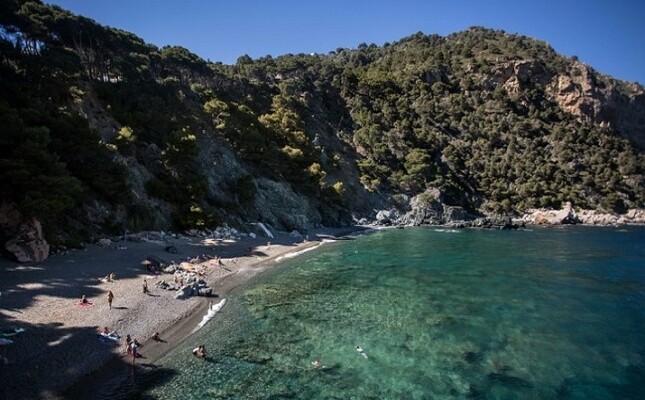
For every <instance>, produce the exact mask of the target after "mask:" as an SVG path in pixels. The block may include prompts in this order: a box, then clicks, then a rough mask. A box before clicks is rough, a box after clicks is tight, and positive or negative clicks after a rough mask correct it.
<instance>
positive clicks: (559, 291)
mask: <svg viewBox="0 0 645 400" xmlns="http://www.w3.org/2000/svg"><path fill="white" fill-rule="evenodd" d="M278 265H279V267H276V268H272V269H271V271H270V272H268V273H265V274H262V275H261V276H259V277H256V278H254V279H253V280H252V281H251V282H250V283H249V284H248V285H246V286H245V287H243V288H241V289H239V290H238V291H236V292H235V293H233V294H232V295H231V296H230V298H228V299H227V303H226V306H225V307H224V308H223V310H222V311H221V312H220V313H219V314H218V315H217V316H216V317H215V318H214V319H213V320H212V321H211V322H210V323H209V324H208V325H206V326H205V327H204V328H203V329H202V330H200V331H199V332H197V333H196V334H195V335H194V336H191V337H190V338H189V339H188V340H187V341H186V342H185V343H184V344H183V345H181V346H180V347H178V348H177V349H175V350H174V351H173V352H172V353H170V354H169V355H168V356H166V357H165V358H163V359H162V360H161V361H160V363H159V364H160V368H159V372H158V373H153V374H151V377H152V378H150V377H149V379H148V383H146V384H145V385H144V388H143V389H141V390H142V391H141V392H140V393H138V394H137V395H136V396H135V397H134V398H145V399H163V400H166V399H182V400H185V399H645V228H643V227H626V228H595V227H563V228H549V229H540V228H533V229H528V230H519V231H495V230H449V229H441V228H432V227H425V228H406V229H390V230H381V231H377V232H375V233H372V234H369V235H363V236H359V237H356V238H354V239H352V240H340V241H336V242H333V243H326V244H324V245H323V246H321V248H319V249H317V250H314V251H311V252H308V253H306V254H303V255H301V256H299V257H297V258H293V259H288V260H284V261H282V262H281V263H279V264H278ZM198 344H204V345H205V346H206V349H207V350H208V352H209V356H208V357H207V358H206V359H205V360H204V359H198V358H196V357H194V356H193V355H192V354H191V349H192V348H193V347H196V346H197V345H198ZM356 346H360V347H361V348H362V349H363V352H364V355H365V356H363V354H361V353H359V352H358V351H357V350H356ZM314 360H320V362H321V364H322V365H323V367H322V368H314V366H313V365H312V361H314Z"/></svg>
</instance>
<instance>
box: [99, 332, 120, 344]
mask: <svg viewBox="0 0 645 400" xmlns="http://www.w3.org/2000/svg"><path fill="white" fill-rule="evenodd" d="M119 339H121V336H120V335H118V334H117V333H115V332H110V333H103V332H101V333H99V341H100V342H105V341H106V340H114V341H117V340H119Z"/></svg>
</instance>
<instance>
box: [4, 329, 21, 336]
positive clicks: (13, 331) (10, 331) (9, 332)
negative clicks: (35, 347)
mask: <svg viewBox="0 0 645 400" xmlns="http://www.w3.org/2000/svg"><path fill="white" fill-rule="evenodd" d="M24 331H25V328H11V329H8V330H4V331H2V332H0V336H3V337H9V336H13V335H17V334H19V333H22V332H24Z"/></svg>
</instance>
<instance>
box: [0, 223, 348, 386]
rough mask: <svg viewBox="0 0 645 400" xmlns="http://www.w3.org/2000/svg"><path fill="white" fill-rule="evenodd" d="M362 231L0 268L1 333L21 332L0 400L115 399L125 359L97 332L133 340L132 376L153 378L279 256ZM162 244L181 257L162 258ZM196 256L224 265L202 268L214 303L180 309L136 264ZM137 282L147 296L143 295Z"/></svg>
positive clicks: (2, 366)
mask: <svg viewBox="0 0 645 400" xmlns="http://www.w3.org/2000/svg"><path fill="white" fill-rule="evenodd" d="M359 229H360V228H358V227H352V228H323V229H317V230H313V231H310V232H309V240H308V241H304V240H302V238H294V237H292V236H290V235H289V234H286V233H279V234H277V235H276V236H275V237H274V238H267V237H257V238H251V237H246V238H243V239H241V240H238V241H217V242H214V241H205V240H202V239H201V238H181V239H176V238H175V239H170V240H169V241H166V242H164V243H153V242H144V243H138V242H117V243H113V244H111V245H110V246H106V247H100V246H95V245H91V246H88V247H87V248H86V249H85V250H77V251H73V252H70V253H68V254H65V255H58V256H53V257H50V258H49V259H48V260H46V261H45V262H44V263H42V264H39V265H20V264H15V263H11V262H9V261H6V260H2V261H0V292H2V295H1V296H0V330H1V331H4V330H6V329H9V328H12V327H21V328H24V329H25V331H24V332H22V333H20V334H17V335H15V336H11V337H7V339H12V340H13V343H11V344H9V345H4V346H0V398H21V399H32V398H33V399H83V398H90V397H91V398H92V399H96V398H97V393H101V392H102V393H104V396H105V397H111V396H118V394H119V393H120V391H121V390H127V387H128V382H127V381H128V376H129V375H131V374H132V367H131V362H132V359H131V358H130V357H126V356H125V354H124V353H125V351H124V350H125V347H124V346H125V345H124V341H123V340H120V341H118V342H116V341H115V342H113V343H112V341H108V342H111V343H102V342H100V341H99V340H98V336H97V334H98V332H99V329H100V327H103V326H107V327H108V328H109V329H110V330H116V331H117V332H118V333H119V334H120V335H122V336H123V337H125V335H126V334H130V335H131V336H132V337H134V338H137V339H138V340H139V341H140V342H142V343H143V346H142V348H141V349H140V350H141V353H142V355H143V357H142V358H139V359H137V360H136V364H137V367H136V370H143V371H145V370H146V369H154V368H155V365H154V363H155V361H156V360H158V359H159V358H161V357H162V356H164V355H165V354H167V353H168V351H170V350H171V349H173V348H174V347H176V346H177V345H179V344H180V343H181V342H182V341H183V340H185V339H186V338H187V337H189V335H190V333H191V332H192V331H193V330H194V329H195V327H196V326H197V324H198V323H199V321H201V319H202V317H203V315H204V314H205V313H206V311H207V308H208V304H209V302H210V301H214V302H216V303H217V302H218V301H219V300H220V299H221V298H226V297H227V296H228V295H229V294H230V293H231V292H233V291H234V290H235V289H236V288H237V287H239V286H240V285H242V284H243V283H245V282H247V281H248V280H249V278H250V277H251V276H254V275H256V274H257V273H260V272H262V271H265V270H267V269H269V268H271V267H272V266H274V265H276V260H278V259H279V258H280V257H284V256H285V255H286V254H289V253H294V252H299V251H301V250H303V249H306V248H308V247H312V246H317V245H319V244H320V243H321V242H322V240H323V239H325V238H334V237H340V236H343V235H347V234H349V233H351V232H355V231H357V230H359ZM269 240H270V243H271V244H270V245H267V244H268V243H267V242H268V241H269ZM168 245H173V246H175V247H176V248H177V250H178V252H177V253H176V254H170V253H168V252H166V251H165V247H166V246H168ZM249 249H251V250H252V252H251V254H249ZM201 254H205V255H207V256H218V257H221V259H222V261H223V264H224V265H223V266H217V264H216V263H215V262H208V263H204V264H205V265H206V266H205V268H206V270H207V275H206V276H205V280H206V281H207V282H208V283H209V285H210V286H211V287H212V288H213V291H214V293H215V294H216V296H217V297H210V298H207V297H191V298H189V299H186V300H177V299H175V298H174V296H175V294H176V293H177V292H175V291H167V290H162V289H159V288H157V287H155V285H154V283H155V282H156V281H157V280H160V279H164V280H166V281H172V279H173V277H172V275H168V274H162V275H150V274H149V273H147V271H146V269H145V268H144V267H143V266H142V265H141V264H140V263H141V261H142V260H144V259H145V258H146V257H148V256H150V255H154V256H157V257H159V258H161V259H163V260H164V261H167V262H170V261H176V262H179V261H183V260H185V259H186V258H190V257H194V256H196V255H201ZM110 272H115V274H116V278H117V280H116V281H115V282H100V281H99V279H98V278H100V277H104V276H106V275H107V274H109V273H110ZM144 277H146V279H147V281H148V287H149V288H150V291H151V293H150V294H149V295H146V294H144V293H143V290H142V282H143V278H144ZM109 290H111V291H112V292H113V293H114V296H115V299H114V302H113V309H112V310H110V309H109V307H108V303H107V298H106V295H107V292H108V291H109ZM83 294H84V295H86V296H87V298H88V299H90V300H91V301H93V306H92V307H89V308H84V307H78V306H77V304H76V303H77V302H78V299H80V297H81V295H83ZM154 332H159V333H160V337H161V338H162V340H163V342H155V341H152V340H151V339H150V338H151V337H152V335H153V333H154ZM138 373H140V372H138ZM99 398H100V396H99Z"/></svg>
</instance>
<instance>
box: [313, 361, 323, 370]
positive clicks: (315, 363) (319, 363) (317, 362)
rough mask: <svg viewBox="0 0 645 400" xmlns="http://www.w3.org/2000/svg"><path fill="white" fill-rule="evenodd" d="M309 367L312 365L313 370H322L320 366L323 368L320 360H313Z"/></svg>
mask: <svg viewBox="0 0 645 400" xmlns="http://www.w3.org/2000/svg"><path fill="white" fill-rule="evenodd" d="M311 365H313V366H314V368H322V366H323V365H322V363H321V362H320V360H313V361H312V362H311Z"/></svg>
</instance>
